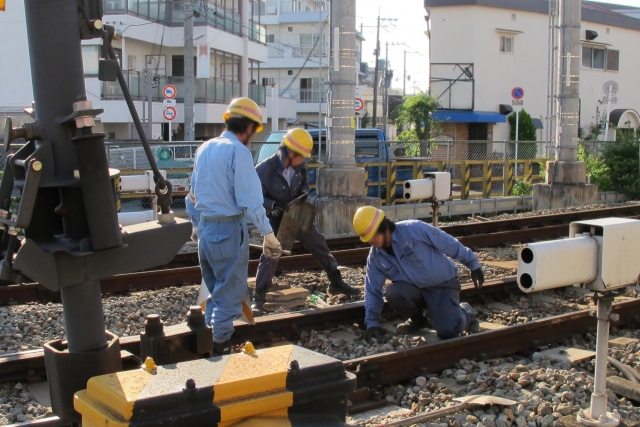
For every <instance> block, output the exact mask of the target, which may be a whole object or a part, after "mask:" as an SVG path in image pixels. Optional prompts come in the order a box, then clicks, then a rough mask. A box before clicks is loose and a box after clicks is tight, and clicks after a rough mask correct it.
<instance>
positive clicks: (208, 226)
mask: <svg viewBox="0 0 640 427" xmlns="http://www.w3.org/2000/svg"><path fill="white" fill-rule="evenodd" d="M198 236H199V241H198V255H199V257H200V268H201V269H202V280H203V281H204V283H205V285H206V287H207V289H208V290H209V298H210V301H209V300H208V301H207V304H206V311H205V321H206V322H207V324H208V325H211V327H212V328H213V341H215V342H224V341H226V340H228V339H229V338H231V335H233V330H234V329H233V321H234V320H235V319H237V318H238V317H240V315H241V314H242V301H243V299H244V297H245V295H246V294H247V275H248V270H249V235H248V233H247V225H246V223H245V221H244V218H242V217H237V218H233V217H221V218H219V219H215V218H214V219H212V218H208V219H207V220H204V218H203V219H201V220H200V224H198Z"/></svg>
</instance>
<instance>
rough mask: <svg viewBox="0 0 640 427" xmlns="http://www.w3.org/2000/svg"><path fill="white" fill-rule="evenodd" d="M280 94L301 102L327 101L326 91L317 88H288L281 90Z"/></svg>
mask: <svg viewBox="0 0 640 427" xmlns="http://www.w3.org/2000/svg"><path fill="white" fill-rule="evenodd" d="M280 96H281V97H282V98H290V99H295V100H296V101H298V102H302V103H317V102H327V91H324V90H317V89H289V90H287V91H286V92H282V93H281V94H280Z"/></svg>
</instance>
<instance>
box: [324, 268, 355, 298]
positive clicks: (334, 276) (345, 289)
mask: <svg viewBox="0 0 640 427" xmlns="http://www.w3.org/2000/svg"><path fill="white" fill-rule="evenodd" d="M327 277H328V278H329V288H328V289H327V293H328V294H329V295H331V296H333V295H340V294H344V295H359V294H360V289H358V288H354V287H353V286H351V285H349V284H348V283H345V282H344V280H342V273H341V272H340V270H336V271H334V272H333V273H327Z"/></svg>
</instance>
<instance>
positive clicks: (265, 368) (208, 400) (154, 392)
mask: <svg viewBox="0 0 640 427" xmlns="http://www.w3.org/2000/svg"><path fill="white" fill-rule="evenodd" d="M247 348H250V350H251V351H247V352H246V353H244V352H243V353H238V354H233V355H230V356H223V357H213V358H209V359H201V360H196V361H191V362H184V363H178V364H175V365H166V366H157V367H156V366H155V365H154V363H153V361H151V360H150V359H149V360H147V361H146V362H145V366H144V367H143V368H141V369H138V370H135V371H124V372H117V373H115V374H109V375H102V376H98V377H94V378H91V379H90V380H89V382H88V384H87V389H86V390H82V391H79V392H77V393H76V394H75V399H74V406H75V409H76V411H78V412H79V413H80V414H81V415H82V425H83V427H97V426H100V427H151V426H159V425H171V426H176V427H181V426H184V427H187V426H188V427H200V426H202V427H204V426H207V427H229V426H246V427H248V426H254V425H256V426H257V425H260V426H274V427H275V426H304V425H305V424H306V423H305V421H308V420H310V419H311V420H317V419H323V420H326V424H323V425H327V426H344V425H345V424H344V420H345V418H346V415H347V394H348V393H350V392H352V391H353V390H355V387H356V380H355V376H354V375H353V374H350V373H347V372H345V370H344V365H343V364H342V362H340V361H339V360H336V359H333V358H331V357H328V356H324V355H322V354H318V353H316V352H313V351H311V350H307V349H305V348H302V347H297V346H293V345H286V346H281V347H274V348H269V349H264V350H253V347H252V346H251V345H250V344H247V346H246V347H245V349H247ZM256 423H257V424H256Z"/></svg>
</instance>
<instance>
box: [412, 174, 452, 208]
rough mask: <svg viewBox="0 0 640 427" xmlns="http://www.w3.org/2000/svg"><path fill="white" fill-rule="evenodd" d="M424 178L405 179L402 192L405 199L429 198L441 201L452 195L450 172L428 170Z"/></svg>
mask: <svg viewBox="0 0 640 427" xmlns="http://www.w3.org/2000/svg"><path fill="white" fill-rule="evenodd" d="M423 176H424V178H423V179H413V180H409V181H405V183H404V185H403V188H402V193H403V196H404V199H405V200H427V201H431V202H439V201H444V200H449V197H450V196H451V174H450V173H449V172H426V173H424V174H423Z"/></svg>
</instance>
